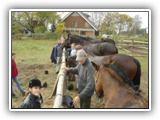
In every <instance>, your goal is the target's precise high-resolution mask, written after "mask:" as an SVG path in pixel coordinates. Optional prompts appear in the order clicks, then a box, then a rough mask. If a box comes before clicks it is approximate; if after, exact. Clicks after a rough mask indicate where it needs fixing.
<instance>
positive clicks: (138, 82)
mask: <svg viewBox="0 0 160 120" xmlns="http://www.w3.org/2000/svg"><path fill="white" fill-rule="evenodd" d="M134 62H135V63H136V66H137V72H136V75H135V76H134V78H133V83H134V85H139V86H140V77H141V66H140V63H139V61H138V60H137V59H135V58H134Z"/></svg>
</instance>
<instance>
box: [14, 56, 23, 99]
mask: <svg viewBox="0 0 160 120" xmlns="http://www.w3.org/2000/svg"><path fill="white" fill-rule="evenodd" d="M15 57H16V54H15V53H12V79H13V80H12V97H13V98H17V97H16V95H15V94H14V92H13V81H14V82H15V83H16V85H17V87H18V89H19V91H20V92H21V93H22V95H23V96H24V95H25V91H24V90H23V89H22V88H21V86H20V84H19V81H18V78H17V75H18V70H17V67H16V63H15V61H14V60H15Z"/></svg>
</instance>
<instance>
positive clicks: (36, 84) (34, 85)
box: [29, 78, 42, 96]
mask: <svg viewBox="0 0 160 120" xmlns="http://www.w3.org/2000/svg"><path fill="white" fill-rule="evenodd" d="M41 88H42V86H41V81H40V80H39V79H37V78H34V79H32V80H30V81H29V91H30V92H31V93H32V94H33V95H34V96H39V95H40V93H41Z"/></svg>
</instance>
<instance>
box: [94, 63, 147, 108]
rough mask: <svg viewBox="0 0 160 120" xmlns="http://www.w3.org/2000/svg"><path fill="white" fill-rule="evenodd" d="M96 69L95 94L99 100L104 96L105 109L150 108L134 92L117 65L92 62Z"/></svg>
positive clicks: (136, 92)
mask: <svg viewBox="0 0 160 120" xmlns="http://www.w3.org/2000/svg"><path fill="white" fill-rule="evenodd" d="M92 65H93V67H94V69H95V73H94V78H95V93H96V95H97V97H98V98H101V97H102V96H104V99H105V108H148V104H147V103H146V101H145V100H144V99H143V97H142V96H141V95H140V94H139V92H138V91H135V90H134V86H133V84H130V81H128V80H126V79H128V78H127V76H126V74H125V73H124V72H123V70H122V69H121V68H120V67H119V66H118V65H116V64H110V63H108V64H106V63H103V64H102V65H101V66H99V65H97V64H95V63H93V62H92Z"/></svg>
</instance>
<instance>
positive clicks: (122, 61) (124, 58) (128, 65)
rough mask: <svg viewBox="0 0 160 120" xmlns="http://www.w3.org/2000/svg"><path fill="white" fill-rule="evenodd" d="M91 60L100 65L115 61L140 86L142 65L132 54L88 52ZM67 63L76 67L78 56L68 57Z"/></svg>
mask: <svg viewBox="0 0 160 120" xmlns="http://www.w3.org/2000/svg"><path fill="white" fill-rule="evenodd" d="M87 55H88V58H89V60H90V61H92V62H95V63H96V64H98V65H102V63H103V62H104V63H112V62H114V61H116V62H115V64H117V65H118V66H119V67H120V68H122V69H123V71H124V72H125V74H126V75H127V76H128V78H129V79H130V80H131V81H132V82H133V83H134V85H138V86H140V77H141V65H140V62H139V61H138V60H137V59H135V58H134V57H132V56H129V55H126V54H114V55H107V56H95V55H93V54H89V53H88V54H87ZM66 64H67V65H68V66H69V67H75V66H77V65H78V61H76V56H73V57H70V58H67V59H66Z"/></svg>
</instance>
